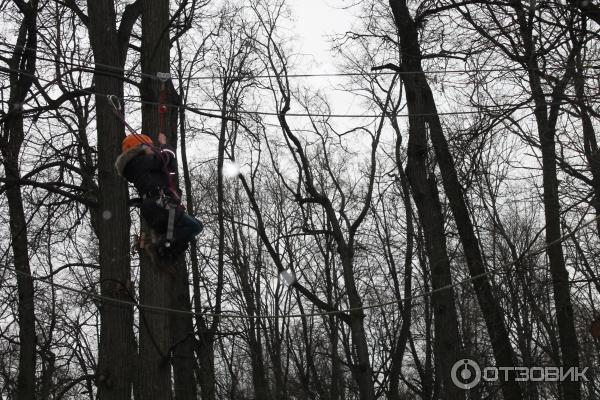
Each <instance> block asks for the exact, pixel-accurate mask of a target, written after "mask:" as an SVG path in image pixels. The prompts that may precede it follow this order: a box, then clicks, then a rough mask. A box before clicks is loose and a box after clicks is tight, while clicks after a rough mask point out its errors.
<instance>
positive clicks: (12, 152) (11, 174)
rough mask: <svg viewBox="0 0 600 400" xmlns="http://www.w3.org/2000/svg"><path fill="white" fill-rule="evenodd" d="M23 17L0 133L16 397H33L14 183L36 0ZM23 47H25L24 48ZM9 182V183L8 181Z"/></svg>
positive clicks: (24, 247)
mask: <svg viewBox="0 0 600 400" xmlns="http://www.w3.org/2000/svg"><path fill="white" fill-rule="evenodd" d="M21 12H22V13H23V19H22V20H21V25H20V26H19V33H18V36H17V42H16V47H15V49H14V51H13V54H12V56H11V59H10V62H9V66H10V68H12V69H13V71H11V72H10V79H9V82H10V97H9V100H8V106H9V109H8V113H7V114H6V120H5V125H4V135H3V136H2V137H1V141H0V149H1V151H2V159H3V160H2V164H3V165H4V170H5V173H6V178H7V179H8V182H9V183H7V187H6V198H7V202H8V214H9V225H10V228H9V229H10V239H11V244H12V250H13V260H14V269H15V271H16V273H17V274H16V279H17V294H18V298H19V302H18V310H17V315H18V321H19V366H18V368H19V370H18V371H19V372H18V376H17V399H18V400H29V399H33V398H35V370H36V357H35V350H36V335H35V314H34V298H33V295H34V292H33V281H32V279H31V278H30V275H31V268H30V265H29V246H28V242H27V221H26V218H25V210H24V209H23V198H22V195H21V188H20V186H19V184H18V181H19V179H20V172H19V153H20V151H21V145H22V144H23V140H24V129H23V114H21V110H22V104H23V102H24V100H25V97H26V96H27V92H28V91H29V89H30V87H31V84H32V83H33V80H32V78H30V77H28V76H26V75H21V74H20V73H19V72H18V70H19V69H21V68H23V69H25V70H26V73H27V74H33V73H34V72H35V63H36V57H37V56H36V48H37V14H38V2H37V1H30V2H29V3H27V4H25V5H24V6H23V8H22V9H21ZM24 47H27V49H24ZM11 181H12V182H13V183H12V184H11V183H10V182H11Z"/></svg>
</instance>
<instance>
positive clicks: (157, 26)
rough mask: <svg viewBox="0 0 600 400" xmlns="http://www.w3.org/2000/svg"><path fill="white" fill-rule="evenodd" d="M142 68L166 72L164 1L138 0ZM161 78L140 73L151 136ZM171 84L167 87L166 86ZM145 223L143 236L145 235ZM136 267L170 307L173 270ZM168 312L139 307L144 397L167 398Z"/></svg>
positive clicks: (143, 288) (168, 131)
mask: <svg viewBox="0 0 600 400" xmlns="http://www.w3.org/2000/svg"><path fill="white" fill-rule="evenodd" d="M141 4H142V46H141V67H142V73H144V74H148V75H156V73H157V72H169V71H170V65H169V28H168V22H169V1H168V0H142V3H141ZM160 86H161V83H160V81H158V80H157V79H152V78H148V77H144V78H142V83H141V97H142V101H144V102H146V103H144V104H143V105H142V132H145V133H146V134H148V135H149V136H151V137H152V139H153V140H154V141H155V142H156V140H157V135H158V132H159V131H160V128H161V126H160V119H159V112H158V107H157V106H156V104H155V103H156V102H157V101H158V100H159V93H160ZM169 88H170V87H169ZM174 111H175V110H173V109H172V108H169V109H168V111H167V114H166V116H165V121H170V120H171V117H172V113H173V112H174ZM164 133H165V135H166V136H167V140H173V139H174V138H175V134H174V132H173V131H172V125H171V124H170V123H165V132H164ZM149 236H150V235H149V232H147V228H146V237H149ZM141 264H142V266H141V271H140V303H143V304H148V305H151V306H156V307H171V300H172V298H173V291H174V287H175V285H174V280H175V278H174V276H173V274H172V273H169V272H167V269H169V268H160V267H159V266H157V265H154V264H152V262H151V261H150V260H149V259H148V257H145V256H143V257H142V260H141ZM170 322H171V318H170V315H169V314H168V313H167V312H161V311H148V310H143V309H142V310H140V349H139V357H140V365H141V366H143V367H142V368H140V370H139V374H140V382H141V388H140V392H141V397H142V398H143V399H145V400H152V399H157V400H164V399H170V398H172V393H171V385H172V382H171V365H170V363H169V350H170V349H171V346H172V345H174V343H172V341H171V338H172V335H171V326H170Z"/></svg>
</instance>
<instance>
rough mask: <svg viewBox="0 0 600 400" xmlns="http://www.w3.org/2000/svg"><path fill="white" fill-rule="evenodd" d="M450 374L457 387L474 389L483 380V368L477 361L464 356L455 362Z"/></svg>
mask: <svg viewBox="0 0 600 400" xmlns="http://www.w3.org/2000/svg"><path fill="white" fill-rule="evenodd" d="M450 376H451V377H452V382H453V383H454V384H455V385H456V386H457V387H459V388H461V389H473V388H474V387H475V386H477V384H479V382H480V381H481V369H480V368H479V365H478V364H477V363H476V362H475V361H473V360H469V359H468V358H464V359H462V360H458V361H457V362H455V363H454V365H453V366H452V370H451V371H450Z"/></svg>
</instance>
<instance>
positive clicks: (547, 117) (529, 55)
mask: <svg viewBox="0 0 600 400" xmlns="http://www.w3.org/2000/svg"><path fill="white" fill-rule="evenodd" d="M511 6H512V7H513V8H514V9H515V12H516V14H517V20H518V23H519V33H520V34H521V39H522V42H523V47H524V52H525V54H524V57H523V61H524V63H525V66H526V67H527V71H528V76H529V86H530V88H531V94H532V97H533V100H534V103H535V110H534V115H535V119H536V122H537V130H538V137H539V141H540V145H541V152H542V176H543V180H542V182H543V183H542V185H543V190H544V215H545V219H546V244H547V245H548V250H547V254H548V260H549V262H550V274H551V276H552V281H553V285H552V287H553V291H554V304H555V308H556V320H557V323H558V336H559V341H560V349H561V357H562V366H563V367H565V368H571V367H579V366H580V364H579V342H578V340H577V334H576V331H575V321H574V317H573V305H572V304H571V291H570V287H569V273H568V271H567V268H566V266H565V258H564V254H563V250H562V243H561V236H562V235H561V228H560V201H559V192H558V189H559V188H558V177H557V170H556V148H555V145H556V144H555V136H556V123H557V120H558V115H559V111H560V99H561V98H562V95H563V93H564V91H565V89H566V86H567V83H568V81H569V77H570V74H571V68H569V67H573V65H569V64H571V63H572V62H573V61H574V58H575V55H576V54H577V53H579V52H580V49H581V47H580V44H577V43H576V44H575V45H574V46H573V47H572V49H571V53H570V54H569V59H568V60H569V61H568V62H567V68H565V70H566V71H565V73H564V75H563V77H562V78H561V79H560V80H558V83H557V84H556V86H555V87H554V89H553V91H552V97H551V104H548V101H547V99H546V93H545V92H544V88H543V86H542V82H541V78H540V75H539V73H538V71H539V70H540V68H539V65H538V59H537V57H538V55H537V54H538V52H537V50H536V49H535V39H534V37H533V36H532V31H531V29H530V21H531V18H530V16H529V15H527V14H526V11H525V8H524V5H523V4H522V3H521V1H520V0H514V1H513V2H512V3H511ZM528 10H529V8H528ZM528 12H530V11H528ZM576 86H577V85H576ZM588 133H589V132H588ZM588 139H589V138H588ZM561 387H562V390H563V392H564V396H565V398H566V399H569V400H571V399H572V400H579V399H581V385H580V383H579V382H576V381H573V380H570V379H567V380H565V381H563V382H561Z"/></svg>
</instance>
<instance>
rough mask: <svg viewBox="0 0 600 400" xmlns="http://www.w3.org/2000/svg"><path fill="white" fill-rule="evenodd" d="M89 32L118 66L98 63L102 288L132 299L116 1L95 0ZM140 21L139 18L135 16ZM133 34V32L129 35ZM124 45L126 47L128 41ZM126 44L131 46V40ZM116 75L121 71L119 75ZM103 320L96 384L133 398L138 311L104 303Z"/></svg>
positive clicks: (99, 58) (101, 55)
mask: <svg viewBox="0 0 600 400" xmlns="http://www.w3.org/2000/svg"><path fill="white" fill-rule="evenodd" d="M88 12H89V14H90V15H93V16H94V18H90V19H89V35H90V42H91V45H92V50H93V52H94V58H95V61H96V63H98V64H104V65H109V66H113V67H115V69H111V70H110V75H112V76H106V74H105V73H103V71H102V69H103V67H96V70H95V74H94V80H95V86H96V90H97V92H98V93H102V94H98V95H96V115H97V117H96V128H97V131H98V186H99V193H98V200H99V210H98V214H99V215H101V216H102V218H97V232H96V233H97V235H98V240H99V245H100V290H101V294H102V295H103V296H107V297H112V298H117V299H120V300H125V301H131V294H130V287H131V284H130V282H131V276H130V255H129V226H130V220H129V209H128V205H127V198H128V191H127V183H126V182H125V181H124V180H123V179H121V178H120V177H119V176H117V174H116V173H115V171H114V161H115V159H116V157H117V156H118V155H119V153H120V152H121V148H120V144H121V140H122V139H123V137H124V134H125V130H124V127H123V124H122V123H121V122H120V121H119V120H118V119H117V118H116V117H115V116H114V114H113V113H112V110H111V108H110V107H111V106H110V105H109V104H108V102H107V100H106V97H105V94H113V95H116V96H117V97H119V98H122V97H123V82H122V80H121V79H119V76H122V75H123V72H122V71H121V70H120V68H122V67H123V65H124V62H125V55H124V54H123V52H122V51H115V44H119V43H120V41H119V37H118V32H117V29H116V26H115V24H116V16H115V6H114V3H113V1H112V0H89V1H88ZM134 20H135V18H134ZM127 37H128V36H127ZM122 47H123V46H122ZM125 47H126V45H125ZM115 75H116V76H115ZM100 318H101V321H102V324H101V328H100V345H99V351H98V368H97V370H96V383H97V385H98V398H99V399H100V400H103V399H110V400H118V399H122V400H129V399H130V397H131V385H132V371H131V368H129V367H130V365H131V361H132V360H130V359H128V357H124V355H129V354H132V351H131V346H132V342H131V330H132V326H133V310H132V308H131V307H130V306H127V305H123V304H116V303H111V302H104V303H103V304H102V308H101V309H100Z"/></svg>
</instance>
